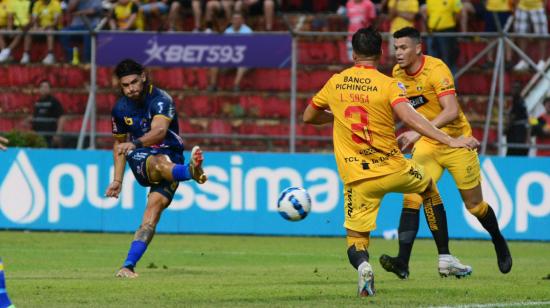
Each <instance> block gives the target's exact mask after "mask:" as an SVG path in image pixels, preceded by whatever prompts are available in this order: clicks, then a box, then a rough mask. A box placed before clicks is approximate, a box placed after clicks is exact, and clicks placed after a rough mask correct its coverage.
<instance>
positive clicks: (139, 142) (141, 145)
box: [132, 139, 143, 149]
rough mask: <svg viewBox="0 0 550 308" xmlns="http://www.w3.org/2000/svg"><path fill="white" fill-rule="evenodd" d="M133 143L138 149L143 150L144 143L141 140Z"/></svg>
mask: <svg viewBox="0 0 550 308" xmlns="http://www.w3.org/2000/svg"><path fill="white" fill-rule="evenodd" d="M132 143H133V144H134V145H135V146H136V149H139V148H143V142H141V140H139V139H135V140H134V141H132Z"/></svg>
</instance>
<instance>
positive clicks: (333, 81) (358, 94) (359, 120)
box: [303, 27, 479, 296]
mask: <svg viewBox="0 0 550 308" xmlns="http://www.w3.org/2000/svg"><path fill="white" fill-rule="evenodd" d="M352 47H353V59H354V62H355V66H353V67H351V68H349V69H346V70H344V71H343V72H341V73H339V74H335V75H334V76H332V77H331V78H330V80H329V81H328V82H327V83H326V84H325V85H324V87H323V88H322V89H321V91H319V92H318V93H317V94H316V95H315V96H314V97H313V99H312V101H311V103H310V104H309V105H308V106H307V107H306V110H305V112H304V116H303V119H304V122H306V123H310V124H316V125H321V124H327V123H333V132H334V133H333V136H334V137H333V138H334V140H333V142H334V152H335V157H336V164H337V166H338V172H339V174H340V177H341V179H342V181H343V182H344V215H345V222H344V227H345V228H346V234H347V243H348V250H347V254H348V259H349V261H350V263H351V264H352V265H353V266H354V267H355V268H356V269H357V271H358V276H359V278H358V294H359V295H360V296H371V295H374V292H375V289H374V274H373V271H372V267H371V265H370V264H369V262H368V261H369V254H368V251H367V248H368V246H369V239H370V231H372V230H374V229H375V228H376V216H377V214H378V209H379V207H380V201H381V199H382V198H383V197H384V195H385V194H386V193H389V192H403V193H404V192H407V193H419V194H420V195H421V196H422V198H423V199H424V200H425V204H427V206H426V207H425V209H427V210H432V208H433V207H437V206H439V207H441V206H442V205H441V198H440V196H439V192H438V190H437V186H436V185H435V182H433V181H432V179H431V177H430V176H428V175H427V174H425V173H424V169H423V168H422V167H421V166H420V165H417V164H416V163H414V162H413V161H412V160H409V159H406V158H405V157H404V156H403V154H402V153H401V151H400V150H399V147H398V143H397V139H396V136H395V132H394V131H395V123H394V117H393V115H394V114H396V115H397V116H398V117H400V118H401V120H402V121H403V122H405V123H406V124H407V125H409V126H410V127H411V128H413V129H415V130H417V131H419V132H420V133H422V134H424V135H427V136H429V137H430V138H433V139H436V140H438V141H439V142H441V143H443V144H446V145H448V146H450V147H453V148H454V147H467V148H475V147H477V146H478V145H479V143H478V142H477V140H475V139H474V138H472V137H470V138H462V139H455V138H451V137H449V135H447V134H445V133H444V132H442V131H441V130H439V129H437V128H435V127H434V126H433V125H432V124H430V123H429V122H428V121H427V120H426V119H425V118H424V117H422V116H421V115H420V114H418V113H417V112H415V111H414V109H413V108H412V107H411V105H410V104H408V100H407V99H406V91H405V87H404V86H403V85H402V84H401V83H399V82H397V81H396V80H395V79H393V78H391V77H388V76H386V75H384V74H382V73H380V72H379V71H378V70H377V69H376V65H377V63H378V60H379V58H380V55H381V53H382V38H381V36H380V33H378V32H377V31H376V30H374V29H373V28H371V27H369V28H362V29H360V30H358V31H357V32H356V33H355V34H354V35H353V37H352ZM437 223H438V222H437V221H435V218H434V219H432V220H431V221H430V224H437Z"/></svg>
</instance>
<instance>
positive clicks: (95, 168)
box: [0, 148, 550, 241]
mask: <svg viewBox="0 0 550 308" xmlns="http://www.w3.org/2000/svg"><path fill="white" fill-rule="evenodd" d="M0 155H1V158H2V163H1V164H0V185H1V186H0V228H3V229H25V230H77V231H99V232H133V231H134V230H135V229H136V227H137V226H138V225H139V223H140V221H141V215H142V213H143V209H144V207H145V199H146V193H147V191H146V189H144V188H143V187H141V186H139V185H138V184H137V182H136V181H135V179H134V177H133V175H132V173H131V171H129V170H128V169H127V171H126V175H125V180H124V186H123V192H122V194H121V197H120V198H119V199H107V198H104V197H103V196H104V192H105V189H106V188H107V185H108V184H109V181H110V177H111V176H112V168H113V166H112V153H111V151H75V150H36V149H17V148H12V149H9V150H8V151H6V152H4V153H1V154H0ZM186 155H188V153H186ZM205 159H206V160H205V161H206V165H205V170H206V172H207V173H208V175H209V177H210V181H209V182H207V183H206V184H205V185H196V184H194V183H191V182H185V183H181V184H180V186H179V188H178V191H177V193H176V196H175V198H174V201H173V203H172V205H171V206H170V208H169V209H168V211H167V212H166V213H165V214H163V217H162V219H161V222H160V225H159V230H158V231H159V232H170V233H210V234H257V235H306V236H341V235H343V234H344V232H343V228H342V223H343V217H344V213H343V200H342V190H343V188H342V184H341V183H340V181H339V177H338V173H337V170H336V165H335V162H334V158H333V156H332V155H329V154H265V153H244V152H243V153H219V152H217V153H207V154H206V155H205ZM481 166H482V173H483V179H484V180H483V189H484V195H485V198H486V200H487V201H488V202H489V203H490V204H491V205H492V206H493V207H494V208H495V212H496V213H497V217H498V219H499V222H500V225H501V228H502V229H503V232H504V234H505V236H506V237H508V238H509V239H522V240H545V241H548V240H550V228H548V226H549V225H550V158H508V157H506V158H505V157H482V158H481ZM288 186H303V187H305V188H306V189H308V191H309V192H310V194H311V197H312V199H313V209H312V213H310V215H309V216H308V217H307V218H306V219H305V220H303V221H301V222H289V221H286V220H284V219H283V218H282V217H280V216H279V214H278V213H277V211H276V207H277V205H276V201H277V197H278V194H279V192H280V191H281V190H282V189H284V188H286V187H288ZM438 186H439V189H440V191H441V193H442V195H443V199H444V202H445V204H446V210H447V216H448V221H449V232H450V235H451V237H454V238H489V237H488V234H486V233H485V232H484V231H481V227H480V225H479V224H478V223H477V221H475V219H473V217H472V216H471V215H470V214H469V213H467V211H465V210H464V207H463V205H462V202H461V201H460V196H459V194H458V191H457V190H456V188H455V186H454V183H453V181H452V178H451V176H450V175H449V174H447V173H446V174H444V176H443V178H442V179H441V181H440V182H439V185H438ZM400 209H401V196H400V195H398V194H390V195H388V196H386V197H385V199H384V200H383V203H382V207H381V210H380V213H379V216H378V228H377V229H376V231H374V232H373V235H374V236H383V237H386V238H391V237H396V235H397V230H396V228H397V224H398V221H399V214H400ZM419 236H421V237H430V236H431V235H430V233H429V230H428V229H427V227H426V224H425V222H423V223H422V224H421V229H420V233H419Z"/></svg>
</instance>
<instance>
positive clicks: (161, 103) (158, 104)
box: [151, 98, 176, 120]
mask: <svg viewBox="0 0 550 308" xmlns="http://www.w3.org/2000/svg"><path fill="white" fill-rule="evenodd" d="M175 114H176V106H175V105H174V102H173V101H172V100H170V99H166V98H163V99H159V100H157V101H155V102H153V104H152V105H151V116H152V117H156V116H161V117H164V118H166V119H168V120H172V119H173V118H174V116H175Z"/></svg>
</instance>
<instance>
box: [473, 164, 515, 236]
mask: <svg viewBox="0 0 550 308" xmlns="http://www.w3.org/2000/svg"><path fill="white" fill-rule="evenodd" d="M481 179H482V180H481V189H482V191H483V199H484V200H485V201H486V202H487V203H489V205H490V206H491V207H492V208H493V210H494V211H495V215H496V216H497V219H498V225H499V227H500V229H504V228H505V227H506V226H507V225H508V223H510V220H511V219H512V212H513V210H514V208H513V206H514V204H513V202H512V197H510V193H509V192H508V189H506V186H505V185H504V182H503V181H502V178H501V177H500V175H499V174H498V171H497V169H496V167H495V165H494V164H493V162H492V161H491V159H489V158H486V159H485V160H484V161H483V164H482V165H481ZM462 212H463V214H464V217H465V218H466V221H467V222H468V224H469V225H470V227H472V228H473V229H474V230H476V231H478V232H486V231H485V229H484V228H483V226H481V224H480V223H479V221H478V220H477V218H476V217H474V215H472V214H470V212H468V210H467V209H466V207H465V206H464V204H463V206H462Z"/></svg>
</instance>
